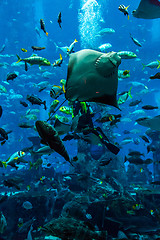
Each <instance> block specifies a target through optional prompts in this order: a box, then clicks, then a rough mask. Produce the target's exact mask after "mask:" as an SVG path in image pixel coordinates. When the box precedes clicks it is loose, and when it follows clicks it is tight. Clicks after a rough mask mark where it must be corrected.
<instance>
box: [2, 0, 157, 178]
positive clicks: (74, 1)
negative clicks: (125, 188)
mask: <svg viewBox="0 0 160 240" xmlns="http://www.w3.org/2000/svg"><path fill="white" fill-rule="evenodd" d="M85 3H86V1H85V0H34V1H33V0H24V1H21V0H14V1H12V0H2V1H1V2H0V16H1V21H0V29H1V36H0V47H1V46H2V45H3V44H5V50H4V51H3V52H2V53H1V54H2V55H6V54H8V55H12V56H11V57H3V56H0V63H1V62H6V63H8V64H9V65H8V66H7V67H6V68H4V67H0V76H1V78H0V84H2V85H3V86H5V88H6V89H7V94H2V93H0V105H1V106H2V108H3V115H2V117H1V119H0V127H3V128H4V129H5V130H12V133H11V134H9V139H8V141H7V142H6V143H5V144H4V145H3V146H0V160H3V161H5V160H6V159H7V158H8V157H9V156H10V155H12V154H13V153H14V152H16V151H20V150H21V149H23V148H25V147H28V146H31V143H30V142H29V140H28V137H30V136H38V134H37V133H36V132H35V131H34V130H32V129H21V128H19V127H18V123H20V122H23V121H25V118H24V115H25V113H26V111H27V110H28V109H35V108H36V109H39V110H40V113H39V114H37V119H38V120H46V119H47V118H48V110H49V106H50V104H51V102H52V101H53V99H51V97H50V94H49V91H50V89H49V88H47V90H44V91H42V92H41V93H39V92H38V89H37V88H34V87H33V83H39V82H41V81H49V82H50V84H51V85H59V81H60V80H61V79H66V77H67V66H68V60H69V58H68V57H66V56H65V54H64V53H63V52H61V51H60V50H58V51H57V50H56V47H55V44H54V43H56V44H57V45H58V46H60V47H63V46H69V45H70V44H71V43H72V42H73V41H74V40H75V39H77V40H78V43H76V44H75V47H74V50H75V52H77V51H79V50H81V49H83V48H91V49H95V50H97V49H98V46H100V45H101V44H103V43H111V44H112V48H110V49H108V51H115V52H118V51H123V50H127V51H132V52H134V53H136V54H137V58H138V61H137V59H131V60H123V61H122V63H121V65H120V67H119V69H123V70H130V75H131V76H130V78H126V79H123V80H122V81H119V84H118V93H120V92H123V91H128V90H129V89H130V87H131V86H132V85H131V84H130V83H131V82H140V83H143V84H144V85H145V86H147V89H148V90H147V91H148V92H147V93H145V94H141V95H138V93H139V92H140V91H141V90H144V89H145V88H144V87H143V86H139V87H135V86H133V87H132V90H131V94H132V97H133V98H132V99H130V98H128V100H127V101H126V102H125V103H124V104H123V105H121V106H120V108H121V110H122V111H121V112H120V111H119V110H117V109H115V108H113V107H112V108H111V110H110V111H109V113H112V114H119V113H121V115H122V119H123V118H128V119H131V120H132V121H131V122H123V121H121V122H120V123H117V125H116V127H113V128H112V131H113V134H118V136H116V137H113V136H112V138H111V140H112V141H113V142H117V143H118V144H119V145H120V146H121V141H122V140H123V139H124V137H126V135H124V133H123V131H124V130H129V131H130V130H132V129H135V128H136V129H139V130H141V133H140V134H130V135H127V136H129V137H131V138H133V139H136V138H137V139H139V140H140V143H139V144H138V145H135V144H134V143H129V144H127V145H122V146H121V151H120V153H119V157H120V158H122V159H124V157H125V155H126V154H127V153H128V152H129V150H130V149H132V150H139V151H141V152H142V153H144V154H145V156H147V157H150V158H152V153H150V154H148V155H147V150H146V146H147V144H146V143H145V142H144V141H143V140H142V139H141V138H140V135H144V134H145V131H146V130H147V128H145V127H142V126H140V125H136V124H135V120H136V119H137V118H139V117H143V116H145V117H153V116H156V115H159V109H158V110H157V109H156V110H152V111H146V114H145V115H136V116H134V115H132V112H133V111H135V110H138V109H141V106H143V105H147V104H150V105H153V106H158V107H160V91H159V80H151V81H149V77H150V76H151V75H154V74H155V73H157V72H158V70H157V69H150V68H147V67H146V68H145V69H144V70H143V71H142V68H143V66H142V63H144V64H148V63H149V62H152V61H156V60H157V59H160V57H158V55H159V54H160V50H159V49H160V48H159V39H160V31H159V28H160V20H159V19H154V20H148V19H147V20H145V19H136V18H134V17H133V16H132V15H131V12H132V11H133V10H134V9H136V8H137V6H138V4H139V0H135V1H132V2H130V1H127V0H124V1H123V2H122V1H119V0H117V1H112V0H110V1H109V0H103V1H100V0H97V7H95V8H94V7H93V8H92V7H88V11H86V12H84V11H83V10H82V9H81V8H82V7H83V6H84V4H85ZM122 3H123V4H124V5H125V6H128V5H129V4H130V6H129V8H128V11H129V15H130V19H129V20H128V19H127V16H124V14H123V13H121V12H120V11H119V10H118V7H119V5H120V4H122ZM60 11H61V13H62V29H60V27H59V25H58V23H57V16H58V13H59V12H60ZM40 18H42V19H43V20H44V22H45V26H46V30H47V32H48V33H49V34H48V36H46V35H45V33H44V32H43V31H42V30H39V31H40V35H41V37H39V36H38V34H37V33H36V31H35V28H36V27H37V28H40V24H39V20H40ZM105 27H107V28H113V29H114V30H115V33H114V34H110V35H105V36H102V37H99V38H96V36H95V35H96V34H97V33H98V32H97V31H98V30H100V29H102V28H105ZM86 29H88V30H89V32H88V33H87V32H86ZM129 33H131V34H132V35H133V36H134V37H135V38H136V39H138V40H139V41H140V42H141V43H142V48H140V47H138V46H136V45H135V44H134V43H133V41H132V40H131V38H130V35H129ZM95 39H96V40H95ZM33 45H34V46H41V47H46V49H45V50H43V51H40V52H36V54H38V55H39V56H42V57H45V58H47V59H48V60H49V61H50V62H51V63H53V62H54V61H55V60H56V59H58V58H59V54H60V53H61V54H62V56H63V59H64V61H63V64H62V65H61V67H57V68H54V69H53V68H51V67H49V68H48V69H47V71H48V72H51V73H52V74H53V75H52V76H51V77H49V79H45V78H44V77H43V76H42V73H41V72H40V70H39V68H38V66H29V70H28V71H27V72H25V70H24V68H23V67H12V66H11V64H12V63H13V62H16V61H17V57H16V54H18V55H19V56H20V57H21V58H25V57H29V56H31V54H32V53H33V51H32V49H31V46H33ZM21 48H25V49H27V53H24V52H22V51H21ZM46 68H47V67H44V69H46ZM42 69H43V68H42ZM14 71H16V72H18V77H17V78H16V79H14V80H13V81H9V84H7V83H6V82H4V81H6V76H7V74H8V73H10V72H14ZM30 82H31V83H30ZM13 93H16V94H20V95H21V97H22V98H20V99H19V98H17V99H13V100H12V99H10V96H11V95H13ZM27 94H35V95H37V96H38V97H40V98H41V99H42V100H46V102H47V108H48V109H47V111H45V110H44V109H43V105H42V106H37V105H33V106H32V105H31V104H30V103H29V102H27V101H26V96H27ZM136 99H140V100H142V102H141V103H140V104H139V105H138V106H136V107H129V103H130V102H131V101H132V100H136ZM20 100H24V101H26V102H27V103H28V104H29V107H28V108H24V107H23V106H22V105H21V104H20V103H19V101H20ZM60 100H61V101H63V100H64V96H63V97H60ZM91 106H92V107H93V109H96V111H97V113H98V111H99V112H100V111H101V110H102V109H103V111H105V106H103V108H102V107H101V106H99V107H98V105H97V106H96V107H95V105H94V104H91ZM58 114H59V115H62V116H63V114H60V113H58ZM30 123H31V124H34V123H35V121H32V120H31V121H30ZM95 124H96V123H95ZM101 126H102V128H104V132H105V130H106V125H105V124H104V125H103V124H101ZM106 134H107V132H106ZM150 141H151V140H150ZM65 146H66V149H67V151H68V153H69V155H70V156H71V157H74V156H76V155H77V142H76V141H74V140H72V141H70V142H67V143H65ZM55 156H56V158H57V159H58V161H60V162H63V158H62V157H60V156H59V155H58V154H56V153H55V154H53V155H52V156H49V157H48V159H49V162H52V163H53V166H54V168H55V169H57V171H59V168H60V169H61V170H65V169H68V167H69V165H68V164H66V165H64V166H63V165H62V164H60V166H58V163H54V157H55ZM147 157H146V158H147ZM26 159H27V160H28V161H30V159H31V156H30V155H29V154H27V155H26ZM44 161H45V159H44ZM122 161H123V160H122ZM25 168H26V169H27V168H28V165H26V166H25ZM149 169H150V170H153V167H152V165H150V166H149ZM0 170H1V172H4V173H10V172H11V171H13V169H12V167H10V166H8V167H7V169H4V168H3V169H0ZM17 171H18V170H17ZM15 174H16V170H15Z"/></svg>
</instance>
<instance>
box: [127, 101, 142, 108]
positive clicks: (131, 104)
mask: <svg viewBox="0 0 160 240" xmlns="http://www.w3.org/2000/svg"><path fill="white" fill-rule="evenodd" d="M140 102H142V100H135V101H132V102H130V104H129V106H130V107H134V106H136V105H138V104H139V103H140Z"/></svg>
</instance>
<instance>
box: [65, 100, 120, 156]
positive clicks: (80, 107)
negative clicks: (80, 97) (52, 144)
mask: <svg viewBox="0 0 160 240" xmlns="http://www.w3.org/2000/svg"><path fill="white" fill-rule="evenodd" d="M72 108H73V114H72V118H73V121H74V118H75V117H76V116H78V123H77V126H76V130H75V133H73V134H68V135H66V136H65V137H64V138H63V141H66V140H70V139H72V138H75V139H78V136H79V135H78V133H83V135H84V136H87V135H89V134H90V133H93V134H94V135H96V136H97V137H98V138H99V140H100V142H101V143H102V144H104V145H105V146H106V147H107V149H108V150H109V151H111V152H112V153H113V154H115V155H117V154H118V152H119V151H120V149H119V148H118V147H117V146H115V145H114V144H112V143H110V141H109V139H108V138H107V136H106V135H105V134H104V133H103V131H102V129H101V128H100V127H96V128H95V127H94V125H93V121H92V118H93V116H94V113H93V111H92V109H91V107H90V105H89V103H88V102H78V101H75V102H74V103H73V105H72ZM79 138H80V137H79ZM82 139H83V140H86V139H85V137H84V138H82Z"/></svg>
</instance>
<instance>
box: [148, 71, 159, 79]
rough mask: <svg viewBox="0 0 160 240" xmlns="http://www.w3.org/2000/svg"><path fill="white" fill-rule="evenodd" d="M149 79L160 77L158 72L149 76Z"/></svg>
mask: <svg viewBox="0 0 160 240" xmlns="http://www.w3.org/2000/svg"><path fill="white" fill-rule="evenodd" d="M150 79H160V72H158V73H156V74H155V75H154V76H151V77H150Z"/></svg>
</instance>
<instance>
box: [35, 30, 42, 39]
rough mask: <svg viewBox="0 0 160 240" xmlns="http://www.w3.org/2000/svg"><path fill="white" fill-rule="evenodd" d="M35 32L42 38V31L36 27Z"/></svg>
mask: <svg viewBox="0 0 160 240" xmlns="http://www.w3.org/2000/svg"><path fill="white" fill-rule="evenodd" d="M35 31H36V33H37V35H38V36H39V37H40V38H41V34H40V31H39V28H38V27H35Z"/></svg>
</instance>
